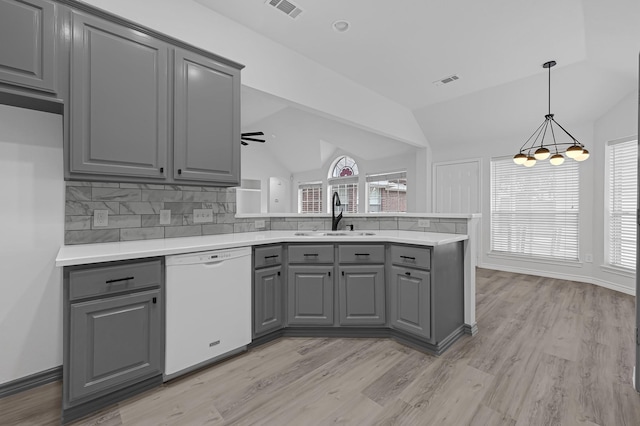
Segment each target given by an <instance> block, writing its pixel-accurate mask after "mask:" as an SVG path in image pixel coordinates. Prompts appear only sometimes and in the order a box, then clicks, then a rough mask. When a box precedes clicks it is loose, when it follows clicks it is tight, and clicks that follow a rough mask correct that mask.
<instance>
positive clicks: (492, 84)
mask: <svg viewBox="0 0 640 426" xmlns="http://www.w3.org/2000/svg"><path fill="white" fill-rule="evenodd" d="M194 1H196V2H197V3H200V4H201V5H204V6H206V7H208V8H210V9H212V10H214V11H216V12H218V13H220V14H222V15H224V16H226V17H228V18H230V19H232V20H234V21H236V22H238V23H240V24H241V25H244V26H246V27H248V28H250V29H252V30H253V31H256V32H258V33H260V34H262V35H264V36H266V37H268V38H270V39H272V40H274V41H276V42H277V43H280V44H282V45H283V46H285V47H287V48H290V49H292V50H294V51H296V52H298V53H300V54H302V55H304V56H306V57H308V58H310V59H311V60H313V61H315V62H317V63H319V64H322V65H323V66H325V67H327V68H330V69H332V70H334V71H336V72H338V73H340V74H342V75H344V76H346V77H348V78H349V79H351V80H353V81H354V82H356V83H358V84H360V85H362V86H365V87H367V88H369V89H371V90H373V91H375V92H378V93H380V94H382V95H383V96H385V97H387V98H389V99H391V100H393V101H395V102H397V103H399V104H401V105H403V106H405V107H406V108H407V109H409V110H411V111H412V112H413V114H414V116H415V118H416V120H417V122H418V124H419V125H420V127H421V128H422V131H423V132H424V134H425V136H426V138H427V140H428V141H429V143H430V145H431V146H432V148H433V149H434V150H437V149H438V146H441V145H445V144H448V145H450V144H455V143H467V142H468V141H469V140H471V139H472V138H478V137H482V136H485V137H489V136H490V135H496V133H499V132H503V133H505V134H518V132H519V131H522V137H523V138H525V137H526V136H528V134H526V133H528V132H530V131H531V130H532V129H533V128H535V127H536V126H537V125H538V124H539V122H541V121H542V120H543V116H544V114H545V113H546V108H547V93H546V89H547V87H546V85H547V74H546V70H543V69H542V68H541V65H542V63H544V62H546V61H548V60H556V61H557V62H558V66H556V67H555V68H553V70H552V110H553V112H555V113H556V114H557V117H558V119H559V121H561V122H563V123H572V122H589V121H593V120H595V119H597V118H598V117H599V116H601V115H602V114H604V113H605V112H606V111H608V110H609V109H610V108H611V107H612V106H613V105H615V104H616V103H617V102H618V101H619V100H620V99H621V98H623V97H624V96H625V95H627V94H629V93H630V92H631V91H633V90H637V85H638V53H639V52H640V1H637V0H610V1H606V2H605V1H601V0H561V1H558V0H537V1H524V0H483V1H475V0H449V1H436V0H397V1H392V2H391V1H382V0H348V1H345V0H322V1H317V0H316V1H314V0H289V1H290V2H291V3H293V4H294V5H295V6H297V7H299V8H300V9H301V10H302V13H300V15H298V17H296V18H295V19H293V18H291V17H289V16H287V15H286V14H285V13H283V12H282V11H280V10H278V9H276V8H274V7H273V6H271V5H270V4H269V1H265V0H243V1H228V0H194ZM337 20H346V21H348V22H349V23H350V28H349V30H348V31H346V32H343V33H340V32H337V31H335V30H334V29H333V28H332V23H333V22H335V21H337ZM452 74H456V75H458V76H459V77H460V79H459V80H457V81H455V82H453V83H449V84H446V85H439V86H438V85H435V84H433V82H434V81H436V80H439V79H441V78H443V77H447V76H449V75H452ZM245 95H246V96H244V95H243V103H244V104H245V105H246V110H243V115H245V119H244V123H245V124H247V125H251V124H254V123H258V122H260V121H263V120H265V119H267V118H268V117H269V116H270V115H272V114H275V115H277V116H278V117H279V118H278V120H279V121H280V122H283V123H286V122H287V120H286V119H283V115H285V114H287V111H290V113H291V114H298V119H300V116H299V114H300V112H299V111H293V110H292V108H291V106H290V105H287V104H286V103H282V102H280V103H279V102H278V100H277V99H271V100H269V99H266V100H265V99H262V97H261V96H259V95H258V94H256V93H249V94H246V93H245ZM252 110H253V112H251V111H252Z"/></svg>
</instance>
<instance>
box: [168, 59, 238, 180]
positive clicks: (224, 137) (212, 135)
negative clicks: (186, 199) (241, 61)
mask: <svg viewBox="0 0 640 426" xmlns="http://www.w3.org/2000/svg"><path fill="white" fill-rule="evenodd" d="M174 108H175V109H174V111H175V127H174V176H173V177H174V178H175V179H176V180H183V179H184V180H195V181H205V182H217V183H223V184H233V185H235V184H238V183H239V182H240V71H239V70H237V69H235V68H231V67H227V66H225V65H222V64H219V63H217V62H214V61H212V60H210V59H207V58H205V57H202V56H200V55H197V54H195V53H192V52H187V51H183V50H179V49H176V52H175V99H174Z"/></svg>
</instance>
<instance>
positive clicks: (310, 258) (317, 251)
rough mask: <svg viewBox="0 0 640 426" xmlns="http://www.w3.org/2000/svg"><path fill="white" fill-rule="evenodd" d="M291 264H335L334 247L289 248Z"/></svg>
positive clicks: (295, 246)
mask: <svg viewBox="0 0 640 426" xmlns="http://www.w3.org/2000/svg"><path fill="white" fill-rule="evenodd" d="M288 255H289V263H333V245H332V244H329V245H321V244H315V245H303V244H300V245H298V244H296V245H290V246H289V251H288Z"/></svg>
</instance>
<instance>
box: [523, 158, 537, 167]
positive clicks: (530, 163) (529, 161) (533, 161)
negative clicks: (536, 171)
mask: <svg viewBox="0 0 640 426" xmlns="http://www.w3.org/2000/svg"><path fill="white" fill-rule="evenodd" d="M535 164H536V159H535V157H527V161H525V162H524V166H525V167H533V166H534V165H535Z"/></svg>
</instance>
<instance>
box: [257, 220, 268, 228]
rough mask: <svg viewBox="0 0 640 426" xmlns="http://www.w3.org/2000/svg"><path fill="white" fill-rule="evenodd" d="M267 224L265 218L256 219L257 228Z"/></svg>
mask: <svg viewBox="0 0 640 426" xmlns="http://www.w3.org/2000/svg"><path fill="white" fill-rule="evenodd" d="M265 226H266V224H265V222H264V220H263V219H261V220H256V229H262V228H264V227H265Z"/></svg>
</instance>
